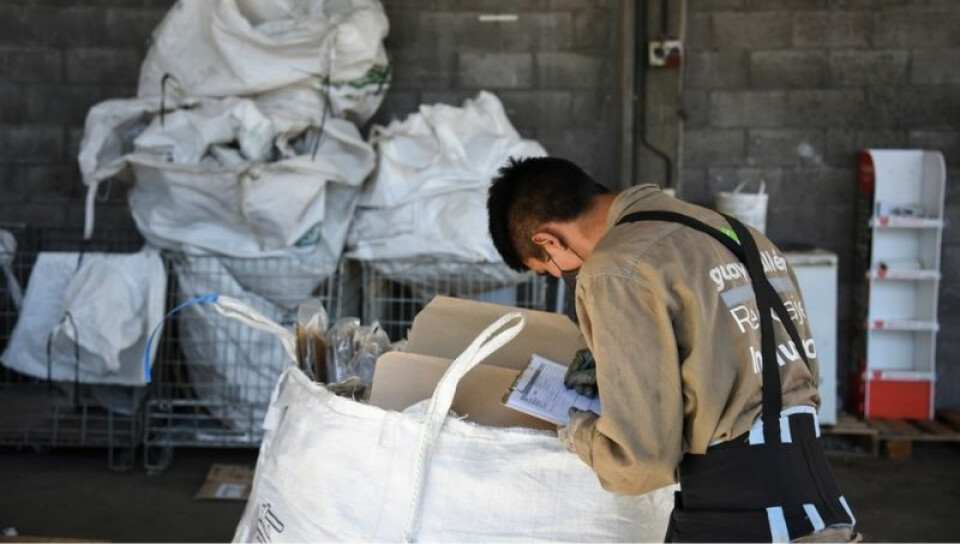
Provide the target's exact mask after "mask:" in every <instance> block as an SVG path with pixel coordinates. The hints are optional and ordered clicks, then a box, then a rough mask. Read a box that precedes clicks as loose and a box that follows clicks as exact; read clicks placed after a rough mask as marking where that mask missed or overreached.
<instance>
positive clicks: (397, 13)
mask: <svg viewBox="0 0 960 544" xmlns="http://www.w3.org/2000/svg"><path fill="white" fill-rule="evenodd" d="M383 7H384V10H385V11H386V12H387V19H388V20H389V21H390V32H389V33H388V34H387V37H386V39H385V40H384V44H385V46H386V48H387V51H389V52H390V55H391V56H392V55H393V54H394V51H397V50H404V49H413V48H416V47H417V46H418V45H420V44H418V43H417V40H418V38H419V37H420V35H421V34H422V32H421V27H420V16H421V14H422V10H411V9H402V8H400V7H398V6H397V5H396V3H394V2H387V3H386V4H384V6H383Z"/></svg>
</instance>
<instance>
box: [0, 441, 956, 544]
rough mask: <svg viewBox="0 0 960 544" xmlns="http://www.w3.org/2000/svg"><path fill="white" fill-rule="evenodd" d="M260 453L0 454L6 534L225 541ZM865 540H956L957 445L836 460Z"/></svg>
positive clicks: (1, 517)
mask: <svg viewBox="0 0 960 544" xmlns="http://www.w3.org/2000/svg"><path fill="white" fill-rule="evenodd" d="M255 461H256V451H255V450H193V449H179V450H177V451H176V454H175V457H174V460H173V464H172V466H171V468H170V469H168V470H167V471H166V472H164V473H163V474H159V475H152V476H150V475H147V474H146V473H145V471H144V470H143V469H142V468H140V466H138V467H137V468H135V469H134V470H132V471H130V472H125V473H118V472H111V471H110V470H109V469H108V468H107V459H106V454H105V453H104V452H103V451H98V450H68V449H61V450H54V451H51V452H48V453H45V454H37V453H34V452H32V451H29V450H19V451H18V450H16V449H12V448H0V490H2V491H0V528H3V527H10V526H13V527H16V528H17V530H18V531H19V533H20V534H21V535H30V536H51V537H60V538H86V539H103V540H110V541H115V542H158V541H163V542H222V541H228V540H229V539H230V538H231V537H232V536H233V530H234V527H235V526H236V523H237V521H238V520H239V517H240V514H241V512H242V510H243V504H242V503H241V502H223V501H197V500H194V499H193V495H194V493H195V492H196V491H197V489H198V488H199V487H200V485H201V484H202V483H203V480H204V476H205V475H206V472H207V470H209V468H210V465H212V464H213V463H230V464H249V465H253V464H254V463H255ZM832 461H833V466H834V470H835V472H836V474H837V477H838V479H839V480H840V484H841V487H842V488H843V490H844V493H845V494H846V496H847V498H848V500H849V502H850V504H851V506H852V507H853V509H854V511H855V514H856V516H857V518H858V522H859V526H860V530H861V531H862V532H863V533H864V536H865V539H866V540H867V541H872V542H877V541H893V542H907V541H912V542H946V541H957V540H960V448H958V447H956V446H950V445H937V444H920V445H918V446H916V447H915V448H914V457H913V459H911V460H909V461H891V460H888V459H882V458H851V457H832Z"/></svg>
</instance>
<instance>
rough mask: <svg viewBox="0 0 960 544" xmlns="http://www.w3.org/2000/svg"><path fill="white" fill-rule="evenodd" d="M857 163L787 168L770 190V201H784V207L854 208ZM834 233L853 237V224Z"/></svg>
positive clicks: (808, 208)
mask: <svg viewBox="0 0 960 544" xmlns="http://www.w3.org/2000/svg"><path fill="white" fill-rule="evenodd" d="M855 164H856V163H853V164H851V165H848V166H849V168H846V169H838V168H828V167H816V168H790V169H787V170H786V171H784V175H783V178H782V180H781V183H780V184H779V185H778V186H776V187H775V190H776V193H773V192H772V193H771V195H770V198H771V200H776V201H778V202H781V203H782V204H783V206H788V207H794V208H800V209H807V210H817V209H826V208H837V207H846V208H850V209H851V210H852V209H853V206H854V197H855V196H856V180H857V174H856V170H855V168H854V167H855ZM836 230H837V232H834V233H833V234H834V235H835V236H838V237H846V238H850V239H851V240H852V238H853V225H852V224H851V225H850V229H849V230H845V229H843V228H838V229H836Z"/></svg>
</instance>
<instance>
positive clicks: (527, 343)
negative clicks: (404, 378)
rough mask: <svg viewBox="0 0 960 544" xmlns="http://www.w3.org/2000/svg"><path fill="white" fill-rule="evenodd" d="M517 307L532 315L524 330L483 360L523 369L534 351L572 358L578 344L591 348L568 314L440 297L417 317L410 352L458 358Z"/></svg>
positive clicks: (549, 356)
mask: <svg viewBox="0 0 960 544" xmlns="http://www.w3.org/2000/svg"><path fill="white" fill-rule="evenodd" d="M517 310H520V311H522V312H523V313H524V316H525V317H526V320H527V325H526V327H524V329H523V332H521V333H520V335H519V336H517V337H516V338H515V339H514V340H513V341H512V342H510V343H509V344H507V345H506V346H504V347H502V348H500V349H499V350H498V351H497V352H496V353H494V354H493V355H491V356H490V357H489V358H488V359H487V360H486V361H484V364H488V365H494V366H500V367H504V368H512V369H515V370H522V369H523V368H524V367H525V366H527V363H529V362H530V356H531V355H533V354H534V353H536V354H538V355H542V356H543V357H546V358H547V359H550V360H553V361H560V362H569V361H572V360H573V356H574V355H575V354H576V352H577V350H578V349H580V348H583V347H586V346H585V344H584V343H583V338H582V337H581V336H580V330H579V329H577V326H576V325H574V323H573V322H572V321H570V319H569V318H567V316H565V315H562V314H554V313H550V312H538V311H535V310H524V309H522V308H514V307H511V306H500V305H498V304H488V303H485V302H474V301H472V300H464V299H459V298H450V297H436V298H434V299H433V300H432V301H431V302H430V304H427V306H426V307H425V308H424V309H423V310H422V311H421V312H420V313H419V314H417V317H416V318H414V320H413V327H412V328H411V330H410V335H409V340H408V342H407V351H408V352H410V353H419V354H421V355H432V356H434V357H444V358H446V359H455V358H456V357H457V356H458V355H460V353H461V352H463V350H464V349H466V347H467V346H468V345H470V342H473V339H474V338H476V337H477V335H479V334H480V333H481V332H483V330H484V329H486V328H487V327H488V326H490V324H491V323H493V322H494V321H496V320H497V319H499V318H500V317H501V316H503V315H505V314H508V313H510V312H515V311H517Z"/></svg>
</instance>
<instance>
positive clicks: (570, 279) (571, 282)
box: [558, 267, 580, 295]
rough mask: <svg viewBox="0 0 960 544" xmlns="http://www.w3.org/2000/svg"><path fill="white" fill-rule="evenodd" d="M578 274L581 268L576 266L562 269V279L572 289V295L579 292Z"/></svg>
mask: <svg viewBox="0 0 960 544" xmlns="http://www.w3.org/2000/svg"><path fill="white" fill-rule="evenodd" d="M558 268H559V267H558ZM578 275H580V269H579V268H576V269H574V270H561V271H560V279H562V280H563V283H565V284H566V285H567V289H569V290H570V294H571V295H572V294H574V293H576V292H577V276H578Z"/></svg>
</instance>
